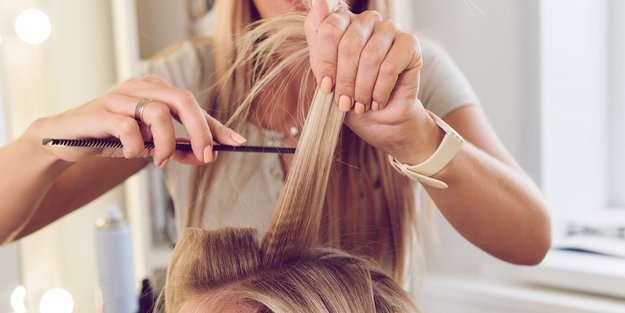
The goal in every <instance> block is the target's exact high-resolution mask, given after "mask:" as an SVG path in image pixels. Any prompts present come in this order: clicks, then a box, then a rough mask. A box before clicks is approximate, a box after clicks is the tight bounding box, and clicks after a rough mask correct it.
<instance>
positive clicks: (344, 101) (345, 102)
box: [339, 95, 352, 112]
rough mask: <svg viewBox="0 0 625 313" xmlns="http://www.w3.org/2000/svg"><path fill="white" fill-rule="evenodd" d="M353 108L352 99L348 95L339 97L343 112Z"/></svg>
mask: <svg viewBox="0 0 625 313" xmlns="http://www.w3.org/2000/svg"><path fill="white" fill-rule="evenodd" d="M351 109H352V99H350V98H349V97H348V96H346V95H342V96H341V97H340V98H339V110H341V111H343V112H349V110H351Z"/></svg>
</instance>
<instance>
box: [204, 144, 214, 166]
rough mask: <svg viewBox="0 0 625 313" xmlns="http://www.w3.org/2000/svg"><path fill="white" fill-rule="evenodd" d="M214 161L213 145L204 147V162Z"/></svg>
mask: <svg viewBox="0 0 625 313" xmlns="http://www.w3.org/2000/svg"><path fill="white" fill-rule="evenodd" d="M211 161H213V149H212V147H211V146H208V147H206V148H204V163H210V162H211Z"/></svg>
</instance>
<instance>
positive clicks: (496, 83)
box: [0, 0, 625, 313]
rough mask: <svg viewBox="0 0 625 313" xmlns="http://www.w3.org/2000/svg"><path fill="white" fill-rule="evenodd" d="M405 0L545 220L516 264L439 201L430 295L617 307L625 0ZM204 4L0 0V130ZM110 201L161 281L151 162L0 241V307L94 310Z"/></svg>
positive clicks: (93, 82)
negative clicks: (99, 248)
mask: <svg viewBox="0 0 625 313" xmlns="http://www.w3.org/2000/svg"><path fill="white" fill-rule="evenodd" d="M412 2H413V4H412V5H413V7H412V8H410V10H412V14H411V18H410V20H409V21H408V23H409V24H410V27H411V28H412V29H413V30H414V31H415V33H417V34H419V36H426V37H428V38H430V39H432V40H434V41H436V42H437V43H438V44H440V45H441V46H443V47H444V48H445V49H446V50H447V51H448V53H449V54H450V55H451V57H452V58H453V59H454V60H455V61H456V63H457V64H458V66H459V67H460V68H461V69H462V71H463V72H464V74H465V75H466V76H467V78H468V80H469V81H470V83H471V84H472V86H473V88H474V90H475V92H476V93H477V95H478V97H479V99H480V100H481V104H482V106H483V107H484V109H485V111H486V113H487V115H488V116H489V118H490V120H491V122H492V124H493V126H494V128H495V130H496V132H497V133H498V134H499V136H500V137H501V139H502V140H503V142H504V143H505V145H506V146H507V148H508V149H509V151H510V152H511V153H512V154H513V156H514V157H515V158H516V159H517V160H518V161H519V162H520V164H521V165H522V166H523V167H524V168H525V170H527V171H528V172H529V173H530V175H531V176H532V177H533V178H534V179H535V180H536V181H537V182H538V184H539V185H540V187H541V188H542V190H543V192H544V194H545V196H546V198H547V201H548V204H549V208H550V210H551V214H552V218H553V223H554V225H553V236H554V242H553V249H552V250H551V251H550V252H549V254H548V256H547V257H546V259H545V260H544V261H543V263H542V264H540V265H538V266H536V267H519V266H512V265H508V264H505V263H503V262H501V261H498V260H496V259H494V258H493V257H490V256H489V255H487V254H485V253H484V252H482V251H481V250H479V249H477V248H476V247H474V246H472V245H471V244H470V243H468V242H467V241H466V240H464V239H463V238H461V237H460V235H459V234H458V233H457V232H456V231H455V230H454V229H453V228H452V227H451V226H449V225H448V224H447V222H446V221H445V220H444V218H442V217H441V216H440V214H438V212H437V211H436V210H435V211H434V212H435V214H434V216H432V223H431V224H430V227H429V228H428V230H427V231H428V233H429V234H430V236H429V238H428V244H427V252H426V253H427V254H426V256H427V268H426V273H425V274H424V279H423V287H422V298H421V300H422V302H423V304H424V307H425V308H426V310H427V311H428V312H545V313H546V312H567V313H570V312H580V313H581V312H597V313H599V312H602V313H606V312H625V161H624V160H625V144H624V143H625V61H624V58H623V56H625V1H623V0H415V1H412ZM210 6H211V1H203V0H184V1H180V0H178V1H175V0H111V1H82V0H64V1H50V0H22V1H12V0H0V145H4V144H5V143H6V142H8V141H11V140H12V139H14V138H16V137H17V136H19V135H20V134H21V133H22V132H23V131H24V130H25V129H26V127H27V126H28V125H29V124H30V123H31V122H32V121H33V120H35V119H36V118H38V117H41V116H46V115H51V114H55V113H58V112H61V111H64V110H67V109H69V108H72V107H75V106H77V105H79V104H81V103H84V102H86V101H88V100H89V99H92V98H94V97H96V96H98V95H100V94H103V93H104V92H105V91H106V90H108V89H109V88H111V87H112V86H113V85H114V84H116V82H118V81H121V80H124V79H126V78H129V77H130V76H131V75H132V73H133V68H135V66H137V64H139V63H140V62H141V60H143V59H146V58H149V57H150V56H151V55H153V54H154V53H156V52H158V51H160V50H161V49H163V48H165V47H167V46H169V45H171V44H172V43H176V42H179V41H181V40H184V39H185V38H187V37H189V36H197V35H206V34H208V33H210V23H209V22H210ZM407 9H408V8H407ZM21 166H28V164H22V165H21ZM0 175H2V173H0ZM2 179H10V177H3V178H2ZM493 192H497V191H496V190H493ZM111 205H116V206H117V207H119V208H121V209H122V210H123V211H124V213H125V216H126V218H127V219H128V221H129V223H130V225H131V229H132V239H131V240H132V244H133V250H132V256H133V260H134V261H133V264H132V269H133V272H134V277H133V279H134V280H135V282H136V289H137V292H139V290H140V289H141V287H142V280H143V279H146V278H148V279H151V280H152V282H153V283H154V285H155V288H158V285H159V280H161V279H162V273H163V271H164V270H165V269H166V265H167V262H168V258H169V253H170V251H171V245H172V243H173V242H174V240H175V235H174V233H175V232H174V231H173V229H172V224H171V223H170V221H171V203H170V201H169V199H168V196H167V194H166V190H165V189H164V187H163V185H162V182H161V181H160V177H159V174H158V171H156V170H154V169H150V170H144V171H142V172H141V173H139V174H137V175H135V176H133V177H132V178H130V179H129V180H128V181H127V182H126V183H125V184H123V185H122V186H120V187H118V188H115V189H114V190H112V191H110V192H108V193H107V194H105V195H103V196H102V197H100V198H98V199H97V200H95V201H93V202H92V203H90V204H89V205H87V206H86V207H85V208H83V209H81V210H78V211H77V212H75V213H72V214H70V215H69V216H67V217H65V218H63V219H62V220H60V221H59V222H57V223H55V224H53V225H51V226H49V227H47V228H45V229H43V230H41V231H39V232H37V233H35V234H33V235H31V236H29V237H27V238H25V239H23V240H21V241H20V242H18V243H16V244H12V245H9V246H4V247H1V248H0V312H7V313H9V312H15V313H23V312H42V313H45V312H59V313H69V312H94V311H97V310H98V309H99V308H100V306H101V301H102V299H101V292H100V289H99V287H98V269H97V266H96V244H95V231H96V227H95V221H96V220H97V219H98V218H99V217H102V216H103V215H104V214H105V212H106V210H107V208H108V207H110V206H111ZM0 206H2V202H0ZM0 218H1V217H0ZM424 218H426V217H424Z"/></svg>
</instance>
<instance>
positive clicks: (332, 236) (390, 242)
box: [184, 0, 418, 282]
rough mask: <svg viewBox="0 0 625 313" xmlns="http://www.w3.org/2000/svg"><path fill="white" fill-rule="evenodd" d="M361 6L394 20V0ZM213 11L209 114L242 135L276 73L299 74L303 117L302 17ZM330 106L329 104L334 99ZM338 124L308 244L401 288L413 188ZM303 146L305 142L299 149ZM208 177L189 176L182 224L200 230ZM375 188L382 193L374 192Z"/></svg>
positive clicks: (225, 6) (219, 7)
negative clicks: (371, 269)
mask: <svg viewBox="0 0 625 313" xmlns="http://www.w3.org/2000/svg"><path fill="white" fill-rule="evenodd" d="M362 3H365V4H366V8H368V9H376V10H378V11H380V12H381V13H382V14H383V15H386V17H390V16H389V15H390V14H392V8H393V6H392V5H391V3H392V0H369V1H364V2H361V4H362ZM214 10H215V16H216V20H215V32H214V37H213V38H212V39H213V59H214V61H213V64H214V65H215V72H214V73H213V81H216V82H217V84H216V85H215V86H214V88H212V90H211V92H210V96H209V98H208V101H207V105H206V109H207V111H208V112H209V113H210V114H211V115H213V116H215V117H217V118H218V119H219V120H221V121H222V122H228V125H229V126H231V127H233V128H234V129H236V130H239V131H241V130H242V129H244V128H245V125H246V124H247V122H248V119H249V117H250V112H251V106H252V103H253V102H254V99H256V98H257V97H258V96H259V94H260V93H261V92H262V91H263V90H266V89H267V88H268V87H269V86H270V85H271V84H275V83H276V81H280V75H284V73H291V74H292V73H293V71H294V70H293V69H298V70H301V69H304V70H303V72H304V73H305V74H304V75H303V77H302V88H301V89H300V99H299V100H300V105H299V106H298V111H299V112H298V115H299V116H301V117H302V119H303V116H304V108H305V107H306V105H305V104H306V103H310V99H309V98H308V99H307V98H306V92H305V90H307V87H308V85H309V80H311V74H310V65H309V63H308V50H307V46H306V38H305V36H304V31H303V19H304V17H303V16H302V14H293V15H289V16H283V17H280V18H278V19H273V20H272V21H270V22H267V23H253V22H254V21H255V20H256V19H258V16H256V15H257V14H258V13H256V12H255V9H254V7H253V4H252V3H251V0H241V1H239V0H237V1H231V0H217V1H216V3H215V7H214ZM278 21H279V22H278ZM278 24H279V27H278ZM250 25H251V26H250ZM285 51H288V53H285ZM276 60H280V61H276ZM282 88H284V86H282ZM308 89H309V88H308ZM307 100H308V101H307ZM328 105H329V106H333V104H331V101H330V102H329V104H328ZM341 125H342V123H338V122H337V125H336V126H337V127H342V131H341V133H340V136H339V138H338V142H339V144H338V147H337V151H336V155H335V158H336V159H337V160H340V162H333V163H332V164H331V165H329V166H330V168H331V169H330V173H331V175H332V179H331V180H329V181H327V184H328V192H327V194H326V193H324V194H322V195H321V197H320V198H317V199H309V200H310V201H318V202H323V209H322V210H320V212H319V214H320V215H321V226H320V229H319V232H318V236H317V237H316V238H315V237H310V238H311V239H310V240H313V241H315V242H319V243H324V244H325V245H327V246H331V247H335V248H339V249H342V250H345V251H347V252H349V253H354V254H357V255H361V256H366V257H369V258H371V259H374V260H376V261H377V262H378V263H380V264H382V265H383V266H384V268H386V269H387V270H388V271H389V272H390V273H391V274H392V276H393V277H394V278H395V279H396V280H397V281H398V282H402V281H403V279H404V274H405V270H406V259H407V256H408V255H409V254H410V251H411V249H412V248H413V246H414V244H415V243H417V240H416V239H415V238H417V239H418V237H417V232H416V198H415V185H414V183H413V182H412V181H411V180H409V179H407V178H406V177H404V176H402V175H400V174H398V173H397V172H395V171H394V170H393V169H392V168H391V167H390V165H389V164H388V162H387V160H386V156H385V154H384V153H383V152H382V151H379V150H377V149H375V148H374V147H372V146H370V145H369V144H367V143H366V142H364V141H363V140H361V139H360V138H359V137H358V136H357V135H356V134H354V133H353V132H352V131H351V130H350V129H349V128H347V127H345V126H341ZM325 136H326V135H325V134H324V135H323V136H322V137H325ZM301 140H303V136H302V138H301V139H300V143H299V145H298V149H301V147H299V146H301V145H303V143H302V142H301ZM308 160H309V161H310V160H314V159H313V158H312V157H309V158H308ZM220 162H222V163H223V165H224V166H227V162H228V157H227V156H225V155H223V156H221V157H220ZM295 169H297V171H299V170H300V169H301V168H300V167H299V165H297V164H296V163H294V164H293V165H291V170H290V171H289V175H290V174H291V172H295V171H296V170H295ZM213 174H214V172H213V171H212V170H211V166H210V165H209V166H203V167H199V168H198V169H196V170H194V173H193V175H191V188H190V191H189V192H190V197H189V199H190V203H189V207H188V209H187V210H186V212H187V213H186V216H185V217H184V219H185V222H184V225H185V226H202V224H203V221H204V210H205V209H204V208H205V207H206V204H207V198H206V197H205V196H204V194H203V191H205V190H208V189H209V188H210V187H211V186H212V183H213V180H214V177H213V176H214V175H213ZM312 177H317V176H316V175H315V176H312ZM326 180H327V178H326ZM375 190H379V193H376V192H372V191H375Z"/></svg>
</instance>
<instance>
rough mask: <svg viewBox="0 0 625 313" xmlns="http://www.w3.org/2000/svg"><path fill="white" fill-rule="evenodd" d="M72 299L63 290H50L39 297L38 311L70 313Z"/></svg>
mask: <svg viewBox="0 0 625 313" xmlns="http://www.w3.org/2000/svg"><path fill="white" fill-rule="evenodd" d="M73 310H74V299H72V295H71V294H69V292H67V290H65V289H61V288H52V289H50V290H48V291H46V293H44V294H43V296H42V297H41V301H40V302H39V311H40V312H41V313H72V311H73Z"/></svg>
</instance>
